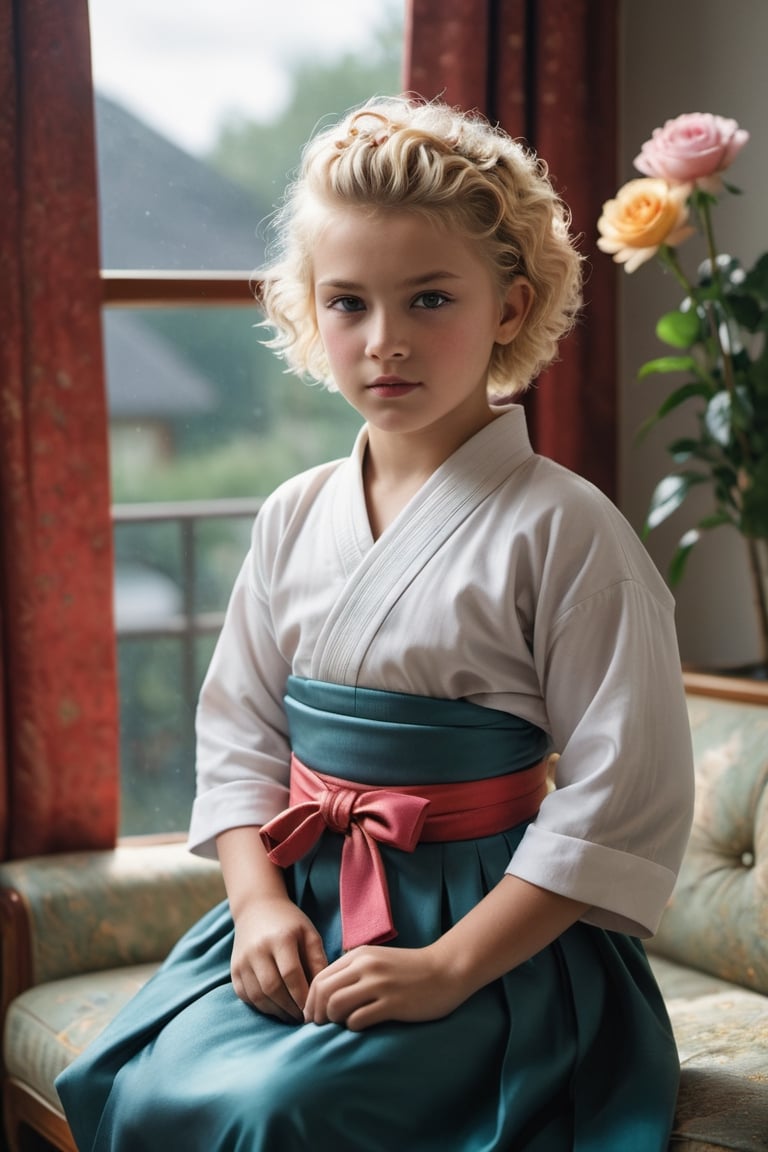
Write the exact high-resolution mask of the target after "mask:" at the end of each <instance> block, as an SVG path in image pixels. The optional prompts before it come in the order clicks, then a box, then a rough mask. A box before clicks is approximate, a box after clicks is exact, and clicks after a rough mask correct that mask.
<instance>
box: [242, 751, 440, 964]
mask: <svg viewBox="0 0 768 1152" xmlns="http://www.w3.org/2000/svg"><path fill="white" fill-rule="evenodd" d="M428 806H429V800H427V799H425V798H424V797H422V796H414V795H408V794H407V793H404V792H395V791H389V790H388V789H385V788H374V789H367V788H366V787H365V785H362V784H356V783H354V782H353V781H349V780H344V781H338V780H336V779H334V777H332V776H324V775H321V774H319V773H317V772H313V771H312V770H311V769H310V768H307V766H306V765H305V764H302V763H301V761H300V760H298V759H297V758H296V757H295V756H293V757H292V758H291V807H290V808H286V810H285V811H284V812H281V813H280V814H279V816H275V818H274V819H273V820H270V821H269V823H268V824H265V825H264V826H263V828H262V829H261V838H262V841H263V843H264V845H265V847H266V849H267V853H268V855H269V859H270V860H271V861H272V862H273V863H274V864H277V865H279V866H280V867H281V868H285V867H287V866H288V865H289V864H295V863H296V861H297V860H299V859H301V857H302V856H304V855H305V854H306V853H307V852H308V851H309V849H310V848H311V847H312V846H313V845H314V844H316V843H317V841H318V840H319V839H320V836H321V835H322V833H323V832H324V830H325V829H326V828H328V829H330V830H331V831H332V832H338V833H340V834H341V835H343V836H344V845H343V848H342V851H341V874H340V877H339V898H340V904H341V925H342V947H343V948H344V950H345V951H347V950H348V949H350V948H356V947H358V946H359V945H360V944H383V943H384V942H385V941H386V940H392V939H394V937H395V936H396V935H397V932H396V930H395V927H394V924H393V922H392V910H391V907H390V903H389V889H388V887H387V878H386V874H385V872H384V864H383V861H382V859H381V855H380V853H379V848H378V844H379V843H381V844H391V845H393V846H394V847H395V848H400V849H401V850H402V851H403V852H413V850H414V849H415V847H416V845H417V844H418V842H419V838H420V836H421V831H422V828H423V825H424V821H425V820H426V816H427V808H428Z"/></svg>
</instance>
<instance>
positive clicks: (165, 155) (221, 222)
mask: <svg viewBox="0 0 768 1152" xmlns="http://www.w3.org/2000/svg"><path fill="white" fill-rule="evenodd" d="M95 113H96V141H97V148H96V153H97V166H98V181H99V202H100V232H101V251H102V258H101V263H102V266H103V267H104V268H112V269H139V268H141V269H167V270H169V271H178V270H182V269H187V270H190V269H192V270H205V271H215V270H219V271H236V270H239V271H246V272H251V271H252V270H253V269H254V268H256V267H258V266H259V265H260V264H261V263H262V261H263V258H264V245H263V242H262V241H261V240H260V238H259V236H258V232H257V230H258V226H259V223H260V221H261V220H262V218H263V217H264V215H265V214H266V212H265V209H264V207H262V206H259V205H258V204H256V203H255V202H254V200H253V198H252V197H251V196H250V194H249V193H248V192H247V191H245V189H243V188H240V187H238V186H237V185H236V184H233V183H232V182H231V181H229V180H227V179H226V178H225V177H224V176H222V175H220V174H219V173H218V172H216V171H215V170H214V169H213V168H211V167H210V166H209V165H207V164H205V163H204V162H203V161H201V160H198V159H196V158H195V157H194V156H191V155H189V154H188V153H187V152H184V151H183V150H182V149H181V148H179V147H177V145H175V144H173V143H172V142H171V141H170V140H167V139H166V138H165V137H163V136H161V135H160V134H159V133H158V132H156V131H155V130H154V129H153V128H150V127H149V126H148V125H147V124H144V123H142V121H141V120H139V119H137V118H136V117H135V116H133V115H132V114H131V113H130V112H127V111H126V110H125V109H124V108H122V107H120V105H119V104H116V103H115V102H114V101H113V100H110V99H108V98H107V97H106V96H103V95H100V94H98V93H97V94H96V99H95Z"/></svg>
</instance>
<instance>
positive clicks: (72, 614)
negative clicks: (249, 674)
mask: <svg viewBox="0 0 768 1152" xmlns="http://www.w3.org/2000/svg"><path fill="white" fill-rule="evenodd" d="M0 88H1V91H2V99H1V100H0V203H2V205H3V211H2V213H0V315H2V317H3V321H2V327H3V332H2V341H0V852H2V854H3V856H4V857H5V858H8V857H11V858H16V857H22V856H28V855H33V854H37V853H46V852H55V851H60V850H65V849H79V848H102V847H108V846H110V845H112V844H113V843H114V840H115V836H116V832H117V817H118V796H119V783H118V779H119V777H118V722H117V689H116V665H115V646H114V633H113V620H112V531H111V523H110V508H109V468H108V449H107V413H106V398H105V389H104V381H103V361H102V347H101V325H100V303H101V289H100V284H99V274H98V269H99V259H98V214H97V199H96V175H95V158H94V127H93V100H92V87H91V74H90V45H89V33H88V7H87V0H6V3H4V4H3V5H2V6H1V7H0Z"/></svg>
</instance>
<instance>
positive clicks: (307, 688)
mask: <svg viewBox="0 0 768 1152" xmlns="http://www.w3.org/2000/svg"><path fill="white" fill-rule="evenodd" d="M284 703H285V710H286V713H287V716H288V726H289V732H290V740H291V747H292V749H293V752H294V754H295V755H296V756H297V757H298V758H299V760H301V761H303V763H305V764H307V765H309V766H310V767H311V768H313V769H314V770H315V771H316V772H324V773H326V774H328V775H334V776H341V777H342V778H344V779H347V780H355V781H358V782H359V783H363V784H365V783H376V784H380V785H391V786H396V785H398V784H401V785H403V784H405V785H407V784H440V783H444V782H445V781H449V780H454V781H460V780H481V779H484V778H486V777H491V776H505V775H507V774H509V773H510V772H518V771H520V770H521V769H523V768H528V767H530V765H532V764H535V763H537V762H538V761H539V760H541V759H543V758H544V757H545V756H546V755H547V753H548V752H549V750H550V743H549V738H548V737H547V734H546V733H545V732H544V731H543V730H542V729H541V728H538V727H537V726H536V725H535V724H531V723H530V722H529V721H527V720H523V719H521V718H520V717H519V716H513V715H512V714H511V713H508V712H501V711H499V710H498V709H495V708H482V707H480V705H478V704H471V703H469V702H468V701H466V700H439V699H433V698H432V697H429V696H416V695H409V694H408V693H404V692H382V691H379V690H377V689H373V688H356V687H349V686H347V685H343V684H326V683H324V682H322V681H319V680H304V679H301V678H299V677H297V676H289V677H288V681H287V685H286V695H285V701H284Z"/></svg>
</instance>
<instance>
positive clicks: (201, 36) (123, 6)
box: [89, 0, 405, 153]
mask: <svg viewBox="0 0 768 1152" xmlns="http://www.w3.org/2000/svg"><path fill="white" fill-rule="evenodd" d="M404 3H405V0H269V2H268V0H89V11H90V18H91V49H92V56H93V73H94V81H95V83H96V87H97V88H99V89H100V90H101V91H102V92H104V93H106V94H107V95H109V96H112V97H113V98H114V99H116V100H118V101H119V102H120V103H122V104H123V105H125V106H126V107H127V108H129V109H130V110H131V111H132V112H134V113H135V114H136V115H138V116H140V117H141V118H142V119H143V120H145V121H146V122H147V123H149V124H151V125H152V126H153V127H154V128H156V129H157V130H158V131H160V132H162V133H163V134H164V135H166V136H169V137H170V138H171V139H173V140H175V141H176V143H177V144H180V145H181V146H182V147H183V148H186V149H187V150H189V151H191V152H198V153H199V152H202V151H205V150H206V149H207V148H208V147H209V146H210V144H211V143H212V142H213V140H214V138H215V136H216V132H217V128H218V125H219V124H220V122H221V120H222V118H224V117H225V116H226V115H227V114H228V113H232V112H238V113H243V114H245V115H247V116H249V117H253V118H254V119H261V120H268V119H270V118H271V117H272V116H273V115H274V114H275V113H276V112H279V111H280V109H281V108H282V107H283V105H284V104H285V102H286V101H287V98H288V93H289V88H288V82H287V76H286V67H287V65H289V64H290V62H291V60H293V59H296V58H297V57H305V56H315V57H321V58H332V57H333V56H335V55H341V54H343V53H344V52H346V51H349V50H354V51H364V49H365V47H366V45H367V44H369V43H370V42H371V39H372V32H373V30H374V29H375V28H376V27H377V26H378V25H379V24H380V23H381V22H382V20H383V17H384V14H385V13H386V12H388V11H390V10H391V9H392V8H393V7H394V8H397V7H399V6H401V5H404Z"/></svg>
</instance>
